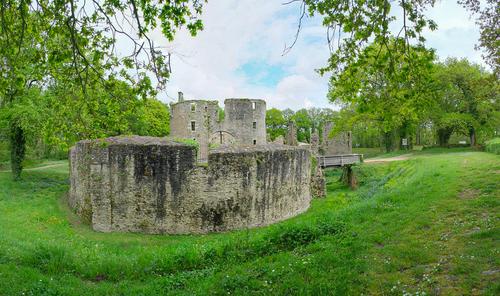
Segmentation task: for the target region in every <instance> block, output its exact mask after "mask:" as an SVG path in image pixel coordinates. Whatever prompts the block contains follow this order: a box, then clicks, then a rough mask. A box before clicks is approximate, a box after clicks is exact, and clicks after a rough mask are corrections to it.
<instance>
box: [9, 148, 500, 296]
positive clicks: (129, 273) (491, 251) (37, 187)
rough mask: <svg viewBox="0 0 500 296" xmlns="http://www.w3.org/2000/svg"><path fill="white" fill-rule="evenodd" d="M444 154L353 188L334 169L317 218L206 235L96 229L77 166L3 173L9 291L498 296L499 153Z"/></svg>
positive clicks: (365, 174)
mask: <svg viewBox="0 0 500 296" xmlns="http://www.w3.org/2000/svg"><path fill="white" fill-rule="evenodd" d="M447 151H450V150H447ZM440 152H441V151H433V152H432V151H431V152H429V151H426V152H425V153H420V154H418V155H419V156H418V157H416V158H415V159H412V160H408V161H402V162H393V163H384V164H376V165H375V164H372V165H368V164H365V165H363V166H361V167H360V168H359V169H358V174H359V176H360V182H361V188H360V189H359V190H358V191H357V192H351V191H349V190H347V189H345V188H343V187H342V186H341V185H339V184H338V183H337V182H336V181H335V180H337V178H338V172H335V171H330V172H328V173H327V174H328V178H329V180H330V182H329V184H328V187H329V190H330V193H329V195H328V197H327V198H326V199H322V200H315V201H314V202H313V204H312V206H311V209H310V210H309V211H308V212H307V213H305V214H303V215H301V216H299V217H296V218H294V219H291V220H288V221H285V222H283V223H280V224H278V225H273V226H270V227H265V228H261V229H256V230H250V231H240V232H233V233H228V234H214V235H205V236H146V235H140V234H120V233H113V234H103V233H95V232H93V231H91V230H90V229H89V228H88V227H87V226H85V225H80V224H78V222H77V219H75V217H74V216H72V215H71V214H70V213H68V211H67V208H66V207H65V206H64V204H63V203H62V202H61V198H60V197H61V196H62V195H63V194H64V193H65V192H66V191H67V189H68V185H67V167H60V166H59V167H52V168H48V169H46V170H39V171H29V172H26V174H25V179H24V181H22V182H19V183H13V182H11V181H10V175H9V174H8V173H0V213H1V215H0V278H1V279H2V280H1V281H0V295H3V294H6V295H11V294H17V295H18V294H20V293H23V292H24V293H25V294H28V295H30V294H32V295H81V294H86V295H91V294H99V295H106V294H124V295H137V294H144V295H154V294H165V293H168V292H170V293H171V294H185V295H192V294H206V292H207V291H209V292H210V293H211V294H226V295H227V294H228V293H231V294H249V293H250V292H253V293H254V294H315V295H317V294H338V295H345V294H354V295H359V294H361V293H364V294H384V295H401V294H403V293H404V292H407V293H411V294H414V295H415V294H416V293H420V294H419V295H421V292H426V293H427V294H441V295H450V294H455V295H463V294H491V295H495V294H497V295H498V293H500V286H499V284H498V282H499V279H500V259H499V257H500V256H499V252H500V249H499V248H500V246H499V241H498V239H499V237H500V231H499V218H500V217H499V196H500V188H499V186H498V180H499V179H500V157H499V156H495V155H493V154H488V153H482V152H458V153H446V154H444V153H440ZM68 217H69V220H68ZM69 221H72V223H70V222H69Z"/></svg>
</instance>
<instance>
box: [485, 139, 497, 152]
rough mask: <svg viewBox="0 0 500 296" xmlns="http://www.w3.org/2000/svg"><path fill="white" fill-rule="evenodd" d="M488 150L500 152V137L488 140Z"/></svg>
mask: <svg viewBox="0 0 500 296" xmlns="http://www.w3.org/2000/svg"><path fill="white" fill-rule="evenodd" d="M486 151H487V152H491V153H495V154H500V138H494V139H492V140H489V141H487V142H486Z"/></svg>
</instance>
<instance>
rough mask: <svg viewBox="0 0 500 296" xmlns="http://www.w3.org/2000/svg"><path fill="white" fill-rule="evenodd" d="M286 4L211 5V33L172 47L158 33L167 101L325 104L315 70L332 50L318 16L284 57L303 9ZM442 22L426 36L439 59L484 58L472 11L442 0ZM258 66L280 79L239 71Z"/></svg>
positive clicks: (235, 1)
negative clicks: (168, 63) (168, 65)
mask: <svg viewBox="0 0 500 296" xmlns="http://www.w3.org/2000/svg"><path fill="white" fill-rule="evenodd" d="M281 3H282V1H280V0H212V1H208V3H207V4H206V7H205V10H204V12H203V21H204V26H205V29H204V31H202V32H200V33H199V35H198V36H196V37H191V36H189V34H187V32H185V31H183V32H181V33H180V34H178V36H177V38H176V40H175V41H174V42H173V43H170V44H169V43H167V42H166V41H165V38H163V37H162V36H161V34H160V33H157V34H156V35H155V38H154V39H155V42H156V43H157V44H161V45H164V46H168V47H169V48H171V49H172V50H173V52H174V53H175V56H174V58H173V61H172V66H173V74H172V77H171V81H170V82H169V84H168V85H167V93H163V94H161V95H160V98H161V99H163V100H165V101H172V100H175V98H174V97H175V96H176V94H177V91H179V90H182V91H183V92H184V94H185V96H186V97H187V98H205V99H218V100H219V101H223V99H224V98H228V97H252V98H264V99H266V100H267V102H268V106H269V107H278V108H287V107H290V108H292V109H299V108H303V107H311V106H316V107H326V106H330V107H332V106H331V105H329V104H328V101H327V99H326V93H327V90H328V78H327V77H321V76H319V74H317V73H316V72H315V69H317V68H320V67H322V66H324V65H326V62H327V59H328V55H329V51H328V46H327V44H326V40H325V36H326V32H325V29H324V28H323V27H322V26H321V20H320V19H317V18H316V19H307V20H306V22H305V23H304V27H303V30H302V32H301V35H300V37H299V40H298V42H297V44H296V45H295V47H294V48H293V50H292V51H291V52H290V53H288V54H287V55H285V56H282V51H283V49H284V47H285V44H290V43H291V42H292V41H293V37H294V35H295V31H296V29H297V20H298V16H299V7H298V5H295V6H293V5H286V6H284V5H282V4H281ZM428 15H429V16H430V17H431V18H433V19H434V20H435V21H436V22H437V23H438V25H439V29H438V31H435V32H428V33H426V34H427V35H426V37H427V39H428V42H429V45H430V46H432V47H435V48H436V49H437V54H438V55H439V56H440V57H441V58H445V57H447V56H460V57H467V58H470V59H471V60H473V61H476V62H479V61H480V54H479V53H478V52H475V51H474V44H475V43H476V41H477V38H478V30H477V28H476V26H475V24H474V22H473V21H472V20H470V19H469V18H468V14H467V12H466V11H465V10H464V9H463V8H461V7H459V6H458V5H457V4H456V2H455V1H440V2H438V3H437V4H436V7H434V8H432V9H431V10H429V11H428ZM252 62H258V63H259V65H265V66H269V67H272V68H273V69H274V72H273V75H276V73H275V72H276V71H277V70H276V69H278V72H280V73H278V74H280V75H279V77H278V79H277V80H276V81H274V80H273V81H272V83H270V84H259V83H255V81H256V80H260V79H261V78H263V79H265V77H266V76H265V75H264V76H263V75H261V74H260V73H258V74H255V76H254V77H251V76H252V75H250V77H249V76H248V75H246V74H245V72H244V71H241V67H242V66H243V65H245V64H248V63H252Z"/></svg>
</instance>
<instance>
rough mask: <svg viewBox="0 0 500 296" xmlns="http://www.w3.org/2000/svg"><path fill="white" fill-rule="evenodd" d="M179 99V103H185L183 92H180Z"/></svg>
mask: <svg viewBox="0 0 500 296" xmlns="http://www.w3.org/2000/svg"><path fill="white" fill-rule="evenodd" d="M178 95H179V96H178V98H179V102H183V101H184V94H183V93H182V91H180V92H178Z"/></svg>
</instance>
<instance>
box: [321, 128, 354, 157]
mask: <svg viewBox="0 0 500 296" xmlns="http://www.w3.org/2000/svg"><path fill="white" fill-rule="evenodd" d="M332 128H333V122H327V123H326V124H325V126H324V127H323V143H322V146H321V150H322V152H323V154H324V155H340V154H352V136H351V132H343V133H340V134H338V135H336V136H334V137H330V132H331V130H332Z"/></svg>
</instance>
